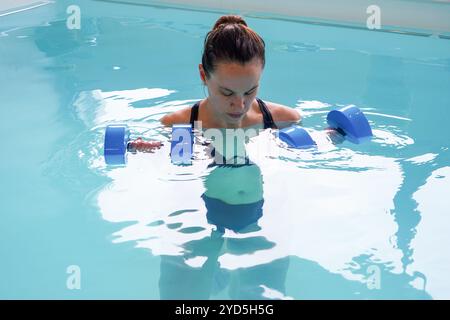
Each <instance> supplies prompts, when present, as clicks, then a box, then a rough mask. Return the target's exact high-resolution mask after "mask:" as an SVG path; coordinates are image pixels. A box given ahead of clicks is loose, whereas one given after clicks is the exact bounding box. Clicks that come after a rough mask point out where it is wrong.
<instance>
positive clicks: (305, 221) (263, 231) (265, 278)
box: [0, 1, 450, 299]
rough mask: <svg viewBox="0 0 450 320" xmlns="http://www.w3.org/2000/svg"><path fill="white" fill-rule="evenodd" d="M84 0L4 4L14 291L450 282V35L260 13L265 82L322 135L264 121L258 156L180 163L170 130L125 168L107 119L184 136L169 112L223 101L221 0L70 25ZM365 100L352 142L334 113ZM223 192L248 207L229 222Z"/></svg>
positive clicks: (298, 291) (2, 209)
mask: <svg viewBox="0 0 450 320" xmlns="http://www.w3.org/2000/svg"><path fill="white" fill-rule="evenodd" d="M69 4H72V3H71V2H66V1H58V2H57V3H56V4H50V5H47V6H42V7H39V8H36V9H33V10H30V11H23V12H20V13H17V14H13V15H8V16H1V17H0V101H2V103H1V108H0V114H1V116H0V130H1V135H2V137H3V139H2V141H3V144H4V147H3V148H2V153H1V155H2V157H1V160H0V176H1V183H0V199H1V202H0V215H1V223H0V257H1V259H0V298H3V299H11V298H19V299H22V298H38V299H48V298H63V299H83V298H84V299H93V298H102V299H103V298H125V299H128V298H137V299H160V298H162V299H166V298H193V299H194V298H203V299H240V298H248V299H311V298H313V299H316V298H319V299H328V298H337V299H439V298H450V277H449V276H448V270H450V254H449V251H448V245H449V244H450V219H449V218H448V215H447V214H448V208H449V207H450V200H449V197H448V191H449V190H450V188H449V187H450V161H449V149H448V148H449V134H448V129H447V124H448V122H449V120H450V111H449V110H450V109H449V107H450V90H449V88H450V41H449V40H445V39H439V38H433V37H419V36H407V35H401V34H392V33H383V32H370V31H366V30H363V29H361V30H358V29H346V28H337V27H332V26H320V25H312V24H301V23H295V22H290V21H280V20H270V19H259V18H256V17H255V18H252V17H247V18H246V21H247V22H248V24H249V25H250V26H251V27H252V28H254V29H255V30H256V31H257V32H258V33H259V34H260V35H261V36H262V37H263V38H264V40H265V41H266V45H267V53H266V54H267V56H266V59H267V63H266V68H265V71H264V75H263V78H262V81H261V88H260V91H259V94H258V96H259V97H260V98H262V99H263V100H268V101H274V102H278V103H282V104H285V105H288V106H291V107H292V108H296V109H297V110H299V111H300V112H301V113H302V115H303V117H304V120H303V125H304V127H306V128H307V129H308V130H310V131H311V133H312V134H313V135H314V136H315V137H316V139H317V141H318V142H319V143H318V148H317V149H316V150H313V151H311V150H310V151H293V150H287V149H285V148H283V146H280V145H279V143H278V142H277V141H276V140H275V139H273V138H272V135H271V134H270V132H265V133H263V134H261V135H259V136H258V137H256V138H255V140H254V141H252V142H251V143H250V144H249V146H248V150H249V154H250V158H252V157H253V158H252V159H253V160H254V163H255V164H254V165H252V166H241V167H237V168H220V167H208V164H209V163H210V160H208V159H207V158H206V157H205V156H204V149H203V148H202V146H201V145H198V146H196V160H194V163H193V165H192V166H187V167H178V166H174V165H172V164H171V163H170V159H169V157H168V148H169V144H168V143H166V144H165V145H164V147H163V148H162V149H161V150H159V151H157V152H155V153H154V154H137V155H130V156H129V157H128V164H127V166H126V167H120V168H113V167H107V166H106V165H105V164H104V161H103V158H102V152H103V150H102V143H103V133H104V128H105V126H106V125H107V124H110V123H119V122H121V123H123V122H126V123H127V124H128V125H129V126H130V127H131V128H132V130H133V132H134V133H135V134H136V135H137V134H140V135H143V136H144V137H147V138H154V139H161V140H163V141H166V142H167V141H168V139H169V132H168V130H167V129H163V128H161V127H160V126H159V121H158V120H159V118H160V117H161V116H162V115H164V114H165V113H168V112H170V111H173V110H177V109H179V108H183V107H185V106H188V105H192V104H193V103H194V102H196V101H198V100H199V99H203V98H204V97H205V95H204V91H203V88H202V86H201V81H200V79H199V75H198V64H199V63H200V59H201V51H202V45H203V40H204V36H205V34H206V32H207V31H208V30H209V29H210V28H211V26H212V25H213V24H214V22H215V21H216V19H217V18H218V17H219V16H220V14H219V13H214V12H196V11H184V10H177V9H168V8H163V7H142V6H130V5H121V4H110V3H105V2H96V3H94V2H91V1H78V4H79V6H80V8H81V17H82V21H81V29H80V30H68V29H67V27H66V18H67V14H66V8H67V6H68V5H69ZM351 104H353V105H356V106H358V107H359V108H361V109H362V110H363V111H364V112H365V113H366V115H367V117H368V119H369V121H370V123H371V125H372V127H373V131H374V136H375V137H374V139H373V140H372V141H371V142H370V143H366V144H363V145H352V144H350V143H349V142H344V143H342V144H340V145H337V146H335V145H333V144H331V143H330V142H329V141H328V140H327V139H326V138H324V135H323V132H322V131H321V128H323V127H324V126H325V125H326V123H325V117H326V114H327V112H328V111H329V110H331V109H333V108H336V107H340V106H345V105H351ZM261 145H263V146H266V147H267V146H269V147H270V148H269V152H268V153H267V154H266V153H261V152H260V153H258V150H259V149H258V147H259V146H261ZM261 154H262V155H261ZM207 197H209V198H210V200H209V201H207V200H205V199H208V198H207ZM211 198H212V199H216V200H217V199H218V200H220V201H222V204H223V203H226V204H227V205H228V207H226V208H227V209H229V210H232V209H233V208H234V209H236V212H238V213H239V215H237V216H232V218H230V220H229V221H225V222H223V223H224V224H225V225H227V226H229V228H226V229H225V233H224V234H221V233H220V232H218V231H217V230H216V229H217V227H216V226H215V225H214V221H219V220H220V221H222V220H223V219H225V220H226V219H228V218H229V216H227V215H224V216H212V214H213V210H209V211H208V210H207V208H206V206H207V205H208V206H212V205H214V201H211ZM255 203H257V204H259V207H258V206H256V207H255V205H254V204H255ZM246 205H248V206H246ZM208 208H210V207H208ZM230 208H231V209H230ZM258 210H259V211H258ZM215 219H216V220H215ZM221 219H222V220H221ZM233 226H239V232H235V231H233ZM70 266H76V267H77V268H79V270H80V272H81V273H80V277H79V278H78V279H79V283H80V289H76V288H75V289H73V287H71V286H70V285H69V286H68V285H67V282H68V279H72V278H71V276H72V275H73V274H72V273H68V272H67V270H68V268H70ZM71 288H72V289H71Z"/></svg>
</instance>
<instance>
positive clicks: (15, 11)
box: [0, 1, 54, 17]
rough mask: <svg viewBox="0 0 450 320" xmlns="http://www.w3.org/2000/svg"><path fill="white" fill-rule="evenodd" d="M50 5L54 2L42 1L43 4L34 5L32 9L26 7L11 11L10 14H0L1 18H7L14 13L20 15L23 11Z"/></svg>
mask: <svg viewBox="0 0 450 320" xmlns="http://www.w3.org/2000/svg"><path fill="white" fill-rule="evenodd" d="M50 3H54V2H53V1H43V2H42V1H41V3H38V4H35V5H32V6H30V7H25V8H22V9H18V10H14V11H9V12H6V13H0V17H4V16H7V15H10V14H13V13H19V12H22V11H27V10H31V9H35V8H38V7H42V6H45V5H47V4H50Z"/></svg>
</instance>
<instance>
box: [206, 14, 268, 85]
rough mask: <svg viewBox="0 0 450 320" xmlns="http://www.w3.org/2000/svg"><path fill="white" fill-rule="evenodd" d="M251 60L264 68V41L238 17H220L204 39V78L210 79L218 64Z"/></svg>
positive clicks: (242, 62)
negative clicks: (258, 61)
mask: <svg viewBox="0 0 450 320" xmlns="http://www.w3.org/2000/svg"><path fill="white" fill-rule="evenodd" d="M253 58H259V59H260V60H261V63H262V66H263V68H264V65H265V63H266V58H265V43H264V40H263V39H262V38H261V37H260V36H259V35H258V34H257V33H256V32H255V31H253V30H252V29H250V28H249V27H248V26H247V23H246V22H245V21H244V19H242V18H241V17H240V16H235V15H227V16H222V17H220V18H219V19H218V20H217V21H216V23H215V24H214V28H213V29H212V30H211V31H209V32H208V33H207V35H206V37H205V43H204V48H203V55H202V65H203V69H204V70H205V74H206V77H207V78H209V77H210V74H211V73H213V72H214V70H215V67H216V66H217V64H218V63H219V62H238V63H240V64H245V63H247V62H249V61H251V60H252V59H253Z"/></svg>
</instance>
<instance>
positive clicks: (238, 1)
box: [96, 0, 450, 37]
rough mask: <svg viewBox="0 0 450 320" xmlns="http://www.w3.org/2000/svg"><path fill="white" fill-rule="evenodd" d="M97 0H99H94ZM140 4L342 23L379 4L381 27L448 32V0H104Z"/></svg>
mask: <svg viewBox="0 0 450 320" xmlns="http://www.w3.org/2000/svg"><path fill="white" fill-rule="evenodd" d="M96 1H99V0H96ZM101 1H104V0H101ZM107 1H113V2H122V3H133V4H143V5H164V6H175V7H191V8H197V9H204V10H221V11H229V12H230V11H231V12H235V13H237V14H265V15H268V17H271V18H273V17H274V16H277V15H280V16H285V17H292V18H295V19H307V20H310V21H312V22H319V23H320V22H322V23H326V22H329V23H334V24H341V25H345V26H353V27H355V26H359V27H364V26H366V24H367V23H366V22H367V19H368V17H369V16H370V15H371V13H368V12H367V10H368V7H369V6H371V5H376V6H378V7H379V8H380V17H381V29H385V30H391V29H394V30H395V29H398V31H411V32H414V31H417V30H421V31H426V32H428V33H431V34H434V35H441V36H445V37H447V36H450V1H448V0H440V1H432V0H409V1H406V0H377V1H373V0H340V1H334V0H315V1H311V0H278V1H260V0H245V1H242V0H227V1H224V0H167V1H164V0H159V1H153V0H107Z"/></svg>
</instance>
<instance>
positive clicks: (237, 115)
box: [227, 113, 244, 119]
mask: <svg viewBox="0 0 450 320" xmlns="http://www.w3.org/2000/svg"><path fill="white" fill-rule="evenodd" d="M227 114H228V115H229V116H230V117H231V118H233V119H239V118H240V117H242V116H243V115H244V114H243V113H227Z"/></svg>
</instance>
